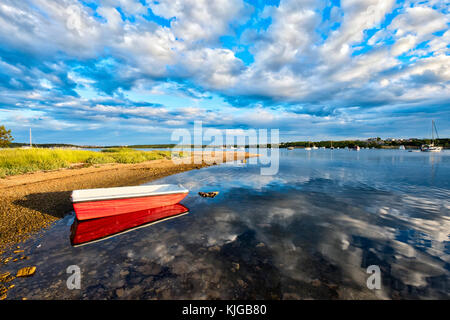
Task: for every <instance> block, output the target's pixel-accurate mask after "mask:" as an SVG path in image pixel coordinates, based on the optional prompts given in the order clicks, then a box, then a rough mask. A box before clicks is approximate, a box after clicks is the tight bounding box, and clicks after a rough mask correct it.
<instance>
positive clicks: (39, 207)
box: [0, 152, 256, 248]
mask: <svg viewBox="0 0 450 320" xmlns="http://www.w3.org/2000/svg"><path fill="white" fill-rule="evenodd" d="M230 153H231V154H233V156H232V157H231V158H234V159H235V160H242V159H245V158H248V157H251V156H256V155H252V154H249V153H246V152H224V154H223V157H224V162H225V160H226V158H227V156H228V159H230ZM196 155H197V156H198V153H196ZM193 160H194V159H193V157H191V161H190V163H188V164H175V163H174V162H172V161H171V160H168V159H164V160H154V161H148V162H143V163H138V164H106V165H96V166H91V167H85V168H72V169H62V170H57V171H52V172H36V173H31V174H24V175H20V176H13V177H8V178H5V179H0V193H1V198H0V248H4V247H5V246H7V245H9V244H14V243H18V242H21V241H23V240H25V239H27V238H28V237H29V236H30V235H31V234H33V233H36V232H37V231H39V230H41V229H42V228H45V227H47V226H49V225H50V224H52V223H53V222H54V221H56V220H58V219H60V218H61V217H63V216H64V214H66V213H67V212H70V211H71V210H72V205H71V202H70V194H71V192H72V190H74V189H89V188H106V187H121V186H130V185H138V184H142V183H145V182H148V181H152V180H155V179H158V178H162V177H165V176H168V175H171V174H175V173H179V172H183V171H187V170H192V169H200V168H202V167H205V166H209V165H211V164H214V163H215V162H214V161H211V158H206V157H203V161H202V163H201V164H197V163H194V161H193ZM195 162H198V161H195Z"/></svg>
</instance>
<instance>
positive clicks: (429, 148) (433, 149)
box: [420, 120, 442, 152]
mask: <svg viewBox="0 0 450 320" xmlns="http://www.w3.org/2000/svg"><path fill="white" fill-rule="evenodd" d="M434 132H436V137H437V138H438V139H439V135H438V133H437V129H436V125H435V123H434V120H431V143H430V144H423V145H422V146H421V147H420V150H421V151H423V152H441V150H442V147H439V146H435V145H434V143H435V140H436V139H435V138H434Z"/></svg>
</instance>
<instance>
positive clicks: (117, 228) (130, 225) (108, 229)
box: [70, 204, 189, 246]
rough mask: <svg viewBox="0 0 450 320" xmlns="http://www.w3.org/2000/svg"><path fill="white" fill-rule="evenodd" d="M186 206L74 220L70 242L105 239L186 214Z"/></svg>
mask: <svg viewBox="0 0 450 320" xmlns="http://www.w3.org/2000/svg"><path fill="white" fill-rule="evenodd" d="M188 212H189V210H188V208H186V207H185V206H183V205H181V204H174V205H171V206H165V207H160V208H153V209H148V210H141V211H137V212H131V213H125V214H119V215H115V216H111V217H106V218H100V219H91V220H87V221H79V220H76V219H75V221H74V223H73V224H72V226H71V235H70V242H71V243H72V245H73V246H79V245H82V244H87V243H92V242H96V241H100V240H105V239H108V238H111V237H113V236H117V235H120V234H123V233H126V232H130V231H133V230H136V229H139V228H143V227H147V226H150V225H152V224H155V223H158V222H162V221H165V220H168V219H172V218H176V217H179V216H181V215H184V214H187V213H188Z"/></svg>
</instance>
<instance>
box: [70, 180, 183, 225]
mask: <svg viewBox="0 0 450 320" xmlns="http://www.w3.org/2000/svg"><path fill="white" fill-rule="evenodd" d="M188 192H189V190H187V189H185V188H184V187H183V186H181V185H174V184H160V185H148V186H137V187H120V188H99V189H84V190H74V191H73V192H72V203H73V208H74V209H75V214H76V216H77V219H78V220H87V219H96V218H103V217H109V216H114V215H117V214H123V213H129V212H135V211H140V210H146V209H152V208H157V207H163V206H169V205H173V204H177V203H178V202H180V201H181V200H183V199H184V198H185V197H186V196H187V194H188Z"/></svg>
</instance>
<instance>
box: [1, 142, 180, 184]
mask: <svg viewBox="0 0 450 320" xmlns="http://www.w3.org/2000/svg"><path fill="white" fill-rule="evenodd" d="M179 156H184V154H182V153H181V152H180V153H179ZM170 158H171V152H170V151H157V150H155V151H137V150H133V149H129V148H111V149H104V150H102V152H96V151H86V150H68V149H40V148H32V149H18V148H11V149H1V150H0V177H5V176H9V175H15V174H21V173H27V172H33V171H39V170H55V169H59V168H68V167H70V166H71V165H73V164H87V165H91V164H100V163H139V162H144V161H148V160H156V159H170Z"/></svg>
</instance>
